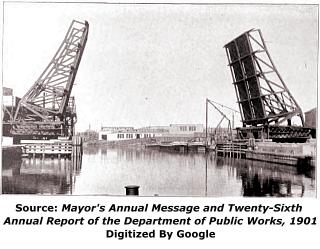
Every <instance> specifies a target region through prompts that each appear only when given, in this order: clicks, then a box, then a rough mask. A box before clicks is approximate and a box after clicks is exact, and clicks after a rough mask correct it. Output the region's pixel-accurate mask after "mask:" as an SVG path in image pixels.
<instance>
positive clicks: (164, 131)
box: [99, 124, 204, 141]
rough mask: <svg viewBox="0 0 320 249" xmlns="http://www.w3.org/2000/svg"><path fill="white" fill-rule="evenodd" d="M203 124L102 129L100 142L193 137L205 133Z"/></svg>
mask: <svg viewBox="0 0 320 249" xmlns="http://www.w3.org/2000/svg"><path fill="white" fill-rule="evenodd" d="M203 131H204V128H203V125H202V124H171V125H170V126H149V127H143V128H138V129H134V128H133V127H102V128H101V130H100V131H99V140H106V141H119V140H131V139H141V138H156V137H179V136H186V137H193V135H194V134H195V133H197V132H203Z"/></svg>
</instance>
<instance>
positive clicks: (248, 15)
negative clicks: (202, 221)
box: [1, 2, 319, 198]
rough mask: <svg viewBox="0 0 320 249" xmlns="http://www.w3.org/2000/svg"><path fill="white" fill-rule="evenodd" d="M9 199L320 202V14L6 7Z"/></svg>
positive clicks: (5, 176)
mask: <svg viewBox="0 0 320 249" xmlns="http://www.w3.org/2000/svg"><path fill="white" fill-rule="evenodd" d="M2 29H3V31H2V136H1V146H2V170H1V173H2V184H1V185H2V186H1V192H2V194H3V195H7V194H9V195H12V194H13V195H15V194H28V195H58V196H60V195H62V196H73V195H75V196H96V195H99V196H116V197H127V196H139V197H156V198H157V197H208V198H209V197H213V198H216V197H295V198H305V197H309V198H310V197H311V198H316V187H317V184H316V180H317V179H316V167H317V163H316V151H317V143H316V137H317V132H316V128H317V90H318V88H317V83H318V82H317V81H318V76H317V73H318V53H319V51H318V44H319V41H318V29H319V24H318V5H312V4H311V5H308V4H227V3H226V4H213V3H212V4H209V3H207V4H192V3H189V4H188V3H185V4H183V3H177V4H173V3H171V4H166V3H163V4H151V3H149V4H148V3H144V4H139V3H128V4H118V3H107V2H106V3H103V2H100V3H98V2H96V3H89V2H82V3H81V2H78V3H71V2H70V3H62V2H60V3H54V2H5V3H4V4H3V20H2Z"/></svg>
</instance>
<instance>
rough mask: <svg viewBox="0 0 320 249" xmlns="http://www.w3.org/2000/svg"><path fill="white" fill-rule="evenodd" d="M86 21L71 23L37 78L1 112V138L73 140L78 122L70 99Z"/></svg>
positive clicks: (15, 140)
mask: <svg viewBox="0 0 320 249" xmlns="http://www.w3.org/2000/svg"><path fill="white" fill-rule="evenodd" d="M88 31H89V24H88V22H79V21H75V20H74V21H72V22H71V25H70V27H69V29H68V31H67V34H66V35H65V37H64V39H63V41H62V43H61V45H60V47H59V48H58V50H57V52H56V53H55V55H54V56H53V58H52V60H51V61H50V63H49V64H48V66H47V67H46V68H45V70H44V71H43V73H42V74H41V75H40V77H39V78H38V79H37V80H36V82H35V83H34V84H33V85H32V86H31V88H30V89H29V90H28V91H27V92H26V94H25V95H24V96H23V97H22V98H21V100H20V101H18V103H17V104H16V105H15V106H12V107H10V108H9V107H6V108H5V109H4V111H3V113H4V115H3V135H4V136H11V137H13V140H14V143H19V142H20V141H21V140H48V139H57V138H58V137H69V138H70V137H72V136H73V135H74V125H75V123H76V121H77V113H76V106H75V98H74V97H72V96H71V93H72V88H73V85H74V82H75V78H76V75H77V71H78V68H79V64H80V61H81V58H82V54H83V51H84V49H85V46H86V42H87V37H88Z"/></svg>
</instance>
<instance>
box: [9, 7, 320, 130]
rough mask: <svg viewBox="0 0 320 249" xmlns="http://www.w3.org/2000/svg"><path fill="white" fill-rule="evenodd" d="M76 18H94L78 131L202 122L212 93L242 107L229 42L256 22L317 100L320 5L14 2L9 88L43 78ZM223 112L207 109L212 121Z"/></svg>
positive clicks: (300, 93) (295, 87)
mask: <svg viewBox="0 0 320 249" xmlns="http://www.w3.org/2000/svg"><path fill="white" fill-rule="evenodd" d="M73 19H76V20H79V21H84V20H87V21H88V22H89V25H90V29H89V37H88V42H87V45H86V48H85V51H84V54H83V57H82V61H81V64H80V67H79V71H78V74H77V77H76V85H75V87H74V88H73V95H74V96H75V98H76V101H77V102H76V104H77V112H78V124H77V130H78V131H82V130H85V129H87V128H88V127H89V124H91V128H94V129H99V128H100V126H101V125H103V126H135V127H142V126H149V125H168V124H171V123H205V99H206V98H210V99H212V100H214V101H217V102H220V103H222V104H224V105H226V106H230V107H232V108H235V109H238V107H237V104H236V95H235V91H234V87H233V85H232V78H231V74H230V70H229V68H228V66H227V57H226V54H225V50H224V48H223V46H224V45H225V44H226V43H227V42H229V41H230V40H232V39H234V38H235V37H236V36H238V35H239V34H241V33H243V32H245V31H247V30H249V29H251V28H259V29H261V31H262V33H263V36H264V38H265V40H266V44H267V46H268V49H269V52H270V53H271V56H272V59H273V61H274V63H275V65H276V67H277V68H278V70H279V72H280V74H281V76H282V78H283V79H284V81H285V82H286V84H287V86H288V87H289V89H290V91H291V93H292V94H293V96H294V97H295V99H296V100H297V102H298V103H299V105H300V106H301V108H302V109H303V111H308V110H309V109H311V108H313V107H315V106H316V104H317V53H318V48H317V46H318V40H317V39H318V33H317V32H318V26H317V23H318V21H317V19H318V16H317V7H316V6H315V5H309V6H307V5H303V6H301V5H265V6H264V5H117V4H53V3H51V4H50V3H45V4H40V3H8V2H7V3H5V7H4V39H3V42H4V43H3V44H4V48H3V49H4V54H3V62H4V63H3V85H4V86H6V87H12V88H13V89H14V95H17V96H20V97H21V96H23V95H24V94H25V92H26V91H27V90H28V89H29V88H30V87H31V86H32V84H33V83H34V82H35V80H36V79H37V78H38V77H39V75H40V74H41V73H42V71H43V70H44V69H45V67H46V66H47V64H48V63H49V61H50V60H51V58H52V57H53V55H54V53H55V52H56V50H57V49H58V46H59V45H60V43H61V41H62V39H63V37H64V35H65V33H66V31H67V29H68V27H69V25H70V23H71V21H72V20H73ZM226 113H227V114H228V112H226ZM219 119H220V116H219V114H217V113H216V112H214V111H213V110H212V111H210V120H209V121H210V124H211V126H215V125H216V124H217V122H218V120H219ZM236 124H239V122H237V123H236Z"/></svg>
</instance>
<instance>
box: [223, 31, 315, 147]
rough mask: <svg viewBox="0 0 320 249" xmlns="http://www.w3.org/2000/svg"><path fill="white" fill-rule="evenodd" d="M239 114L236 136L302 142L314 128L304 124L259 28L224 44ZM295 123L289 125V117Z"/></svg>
mask: <svg viewBox="0 0 320 249" xmlns="http://www.w3.org/2000/svg"><path fill="white" fill-rule="evenodd" d="M225 49H226V53H227V57H228V61H229V67H230V70H231V75H232V79H233V85H234V88H235V92H236V97H237V102H238V105H239V110H240V113H241V119H242V124H243V127H239V128H237V134H238V138H240V139H248V138H255V139H262V138H265V139H272V140H273V141H275V142H305V141H306V140H307V139H308V138H310V137H314V136H315V129H314V128H310V127H305V125H304V123H305V122H304V117H303V112H302V110H301V108H300V106H299V104H298V103H297V101H296V100H295V98H294V97H293V95H292V94H291V93H290V91H289V89H288V87H287V85H286V84H285V82H284V80H283V79H282V77H281V75H280V73H279V72H278V70H277V68H276V67H275V65H274V63H273V61H272V59H271V56H270V53H269V51H268V49H267V47H266V43H265V40H264V39H263V36H262V33H261V31H260V30H259V29H252V30H249V31H247V32H245V33H243V34H241V35H240V36H238V37H237V38H235V39H234V40H232V41H230V42H229V43H228V44H226V45H225ZM293 118H296V119H298V121H299V126H296V125H293V124H292V119H293Z"/></svg>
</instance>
